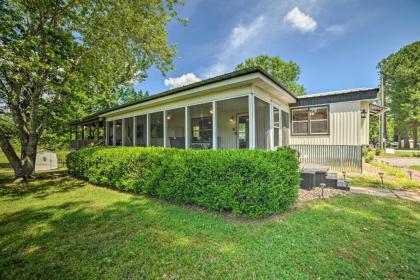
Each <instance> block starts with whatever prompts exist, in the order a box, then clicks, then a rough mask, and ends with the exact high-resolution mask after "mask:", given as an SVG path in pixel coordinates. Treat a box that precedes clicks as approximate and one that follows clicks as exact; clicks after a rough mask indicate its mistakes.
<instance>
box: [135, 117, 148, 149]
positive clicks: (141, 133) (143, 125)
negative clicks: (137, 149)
mask: <svg viewBox="0 0 420 280" xmlns="http://www.w3.org/2000/svg"><path fill="white" fill-rule="evenodd" d="M136 145H137V146H141V147H146V146H147V115H142V116H137V117H136Z"/></svg>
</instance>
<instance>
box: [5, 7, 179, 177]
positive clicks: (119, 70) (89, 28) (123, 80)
mask: <svg viewBox="0 0 420 280" xmlns="http://www.w3.org/2000/svg"><path fill="white" fill-rule="evenodd" d="M180 1H182V0H180ZM0 3H1V4H0V46H1V48H0V104H5V105H6V107H7V113H8V114H9V116H10V119H11V120H13V123H14V126H15V129H16V134H17V138H18V140H19V145H20V147H19V150H20V155H19V156H18V154H17V153H16V151H15V150H14V148H13V146H12V145H11V144H10V137H11V136H10V133H8V132H7V131H5V130H4V129H3V127H4V126H0V146H1V148H2V150H3V152H4V153H5V154H6V156H7V158H8V160H9V162H10V163H11V165H12V167H13V169H14V171H15V176H16V177H17V178H23V179H26V178H28V177H30V176H31V174H32V173H33V170H34V162H35V157H36V151H37V146H38V143H39V140H40V136H41V135H42V133H43V132H44V131H45V129H46V128H47V127H48V128H50V127H51V126H53V125H61V127H63V126H64V124H63V123H62V121H63V120H64V119H65V118H66V116H72V117H82V116H83V114H86V112H90V111H96V110H100V109H103V108H106V107H108V106H109V104H111V103H115V102H118V96H117V95H116V94H115V89H116V88H117V87H119V86H121V85H127V84H129V83H131V82H132V81H133V80H137V79H141V78H142V77H144V75H145V71H146V69H148V68H149V67H151V66H152V65H155V66H156V67H157V68H158V69H159V70H160V71H161V72H162V73H166V72H167V71H168V70H170V69H172V68H173V66H172V58H173V57H174V55H175V48H174V46H170V45H168V43H167V32H166V29H165V27H166V25H167V24H168V22H170V21H171V20H172V19H173V18H177V13H176V10H175V8H176V5H177V4H179V1H178V0H145V1H131V0H100V1H97V0H43V1H37V0H2V1H1V2H0ZM180 20H181V21H183V20H182V19H180ZM2 118H3V117H2Z"/></svg>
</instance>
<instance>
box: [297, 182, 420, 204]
mask: <svg viewBox="0 0 420 280" xmlns="http://www.w3.org/2000/svg"><path fill="white" fill-rule="evenodd" d="M321 192H322V191H321V188H319V187H316V188H313V189H311V190H305V189H299V198H298V201H301V202H305V201H310V200H315V199H321V198H322V196H321ZM350 194H367V195H373V196H381V197H392V198H400V199H406V200H411V201H416V202H420V192H412V191H404V190H390V189H379V188H367V187H352V186H351V187H350V191H349V192H347V191H343V190H338V189H332V188H325V189H324V198H330V197H334V196H339V195H350Z"/></svg>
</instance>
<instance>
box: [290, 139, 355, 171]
mask: <svg viewBox="0 0 420 280" xmlns="http://www.w3.org/2000/svg"><path fill="white" fill-rule="evenodd" d="M291 147H292V148H293V149H295V150H297V151H299V153H300V158H299V160H300V162H301V164H304V165H305V164H317V165H323V166H327V167H329V168H330V170H334V171H349V172H361V170H362V149H361V146H356V145H291Z"/></svg>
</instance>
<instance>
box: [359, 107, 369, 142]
mask: <svg viewBox="0 0 420 280" xmlns="http://www.w3.org/2000/svg"><path fill="white" fill-rule="evenodd" d="M369 103H370V102H369V101H362V102H360V105H361V110H365V111H366V118H364V119H361V122H362V124H361V135H360V138H361V145H369V121H370V114H369Z"/></svg>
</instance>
